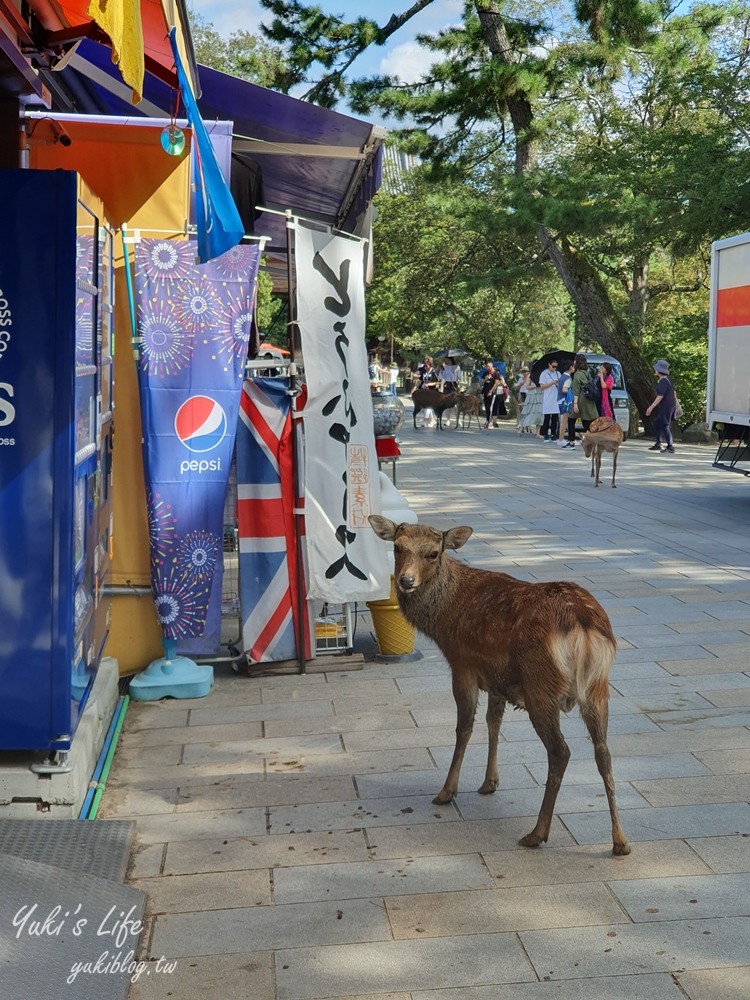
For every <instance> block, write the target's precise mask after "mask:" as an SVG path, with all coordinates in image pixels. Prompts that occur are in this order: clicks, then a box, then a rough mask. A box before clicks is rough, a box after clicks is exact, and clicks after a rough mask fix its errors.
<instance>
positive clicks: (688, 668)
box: [664, 653, 748, 675]
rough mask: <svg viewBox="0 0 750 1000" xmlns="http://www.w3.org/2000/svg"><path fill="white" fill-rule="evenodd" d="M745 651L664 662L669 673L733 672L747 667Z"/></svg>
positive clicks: (738, 671)
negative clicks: (707, 658)
mask: <svg viewBox="0 0 750 1000" xmlns="http://www.w3.org/2000/svg"><path fill="white" fill-rule="evenodd" d="M747 663H748V657H747V653H745V654H744V655H742V654H733V655H732V656H717V657H712V658H711V659H710V660H708V661H707V660H706V659H705V658H704V659H701V660H681V661H678V662H675V661H669V662H665V663H664V669H665V670H668V671H669V673H670V674H677V675H680V674H709V673H710V674H735V673H740V672H742V671H744V670H746V669H747Z"/></svg>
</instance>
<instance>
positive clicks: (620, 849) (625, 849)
mask: <svg viewBox="0 0 750 1000" xmlns="http://www.w3.org/2000/svg"><path fill="white" fill-rule="evenodd" d="M612 853H613V854H617V855H620V856H624V855H625V854H630V844H629V843H628V842H627V840H623V841H620V842H617V843H614V844H612Z"/></svg>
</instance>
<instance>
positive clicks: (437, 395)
mask: <svg viewBox="0 0 750 1000" xmlns="http://www.w3.org/2000/svg"><path fill="white" fill-rule="evenodd" d="M411 398H412V402H413V404H414V429H415V430H416V427H417V414H418V413H421V412H422V410H434V411H435V416H436V417H437V425H438V430H442V429H443V413H445V411H446V410H452V409H453V408H454V407H455V409H456V427H458V422H459V420H461V421H462V425H463V426H464V427H466V418H467V417H468V418H469V424H471V418H472V417H476V418H477V426H478V427H481V425H480V423H479V399H478V397H477V396H472V395H470V394H468V393H464V392H447V393H446V392H440V391H439V390H438V389H415V390H414V392H413V393H412V394H411Z"/></svg>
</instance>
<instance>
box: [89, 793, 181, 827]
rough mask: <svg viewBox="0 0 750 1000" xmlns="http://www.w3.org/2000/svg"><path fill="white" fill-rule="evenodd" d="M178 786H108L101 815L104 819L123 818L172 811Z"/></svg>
mask: <svg viewBox="0 0 750 1000" xmlns="http://www.w3.org/2000/svg"><path fill="white" fill-rule="evenodd" d="M178 794H179V793H178V790H177V789H176V788H128V787H127V786H126V787H120V788H118V787H116V786H115V787H113V788H110V787H109V786H107V794H106V795H105V796H104V798H103V799H102V804H101V808H100V810H99V814H98V815H99V816H101V818H102V819H121V818H124V817H127V816H134V817H139V816H153V815H156V814H158V813H172V812H174V811H175V806H176V804H177V798H178Z"/></svg>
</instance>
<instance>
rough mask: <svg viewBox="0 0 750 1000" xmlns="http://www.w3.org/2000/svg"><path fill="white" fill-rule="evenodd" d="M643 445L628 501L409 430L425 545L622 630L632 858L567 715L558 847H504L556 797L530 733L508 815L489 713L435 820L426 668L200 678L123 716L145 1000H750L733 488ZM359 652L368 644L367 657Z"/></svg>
mask: <svg viewBox="0 0 750 1000" xmlns="http://www.w3.org/2000/svg"><path fill="white" fill-rule="evenodd" d="M408 422H409V425H410V423H411V419H410V417H409V421H408ZM649 443H650V442H643V441H629V442H627V443H626V444H625V445H624V446H623V448H622V450H621V453H620V469H619V477H618V488H617V489H616V490H613V489H611V488H610V487H609V485H608V480H607V481H606V484H605V485H603V486H602V487H600V488H599V489H595V488H594V485H593V481H592V480H591V479H590V477H589V469H588V463H587V462H586V461H585V459H584V458H583V456H582V454H581V452H580V449H576V450H575V451H567V450H566V451H560V450H559V449H558V448H556V447H555V446H553V445H550V444H544V443H541V442H537V441H535V440H533V439H531V438H530V437H528V436H526V437H523V438H519V437H518V436H517V435H516V434H515V431H514V428H513V427H511V426H509V425H505V426H503V427H501V428H500V429H498V430H494V431H479V430H477V429H476V427H475V428H474V429H473V430H470V431H469V430H466V431H464V430H458V431H457V430H455V429H451V430H446V431H444V432H442V433H440V432H438V431H436V430H427V429H420V430H417V431H413V430H412V429H411V426H407V427H406V428H404V431H403V458H402V460H401V461H400V463H399V465H398V486H399V488H400V489H401V491H402V492H403V493H404V495H405V496H406V497H407V498H408V500H409V502H410V504H411V505H412V507H413V508H414V509H415V510H416V512H417V513H418V514H419V515H420V518H421V519H423V520H425V521H427V522H428V523H432V524H435V525H436V526H440V527H448V526H450V525H452V524H469V525H471V526H472V527H473V528H474V529H475V534H474V536H473V537H472V539H471V540H470V541H469V543H468V544H467V545H466V546H465V547H464V548H463V549H462V550H461V553H460V554H461V556H462V557H465V558H466V559H467V560H468V561H470V562H471V563H473V564H475V565H481V566H484V567H488V568H495V569H501V570H504V571H508V572H510V573H512V574H514V575H516V576H518V577H520V578H522V579H526V580H553V579H560V578H568V579H575V580H577V581H579V582H581V583H583V584H584V585H585V586H588V587H589V588H590V589H591V590H592V591H593V593H594V594H595V595H596V596H597V597H598V598H599V600H600V601H601V602H602V603H603V604H604V606H605V608H606V609H607V611H608V612H609V614H610V616H611V618H612V622H613V624H614V627H615V632H616V634H617V636H618V641H619V647H620V649H619V654H618V657H617V661H616V663H615V666H614V669H613V673H612V677H611V685H612V699H611V726H610V747H611V750H612V755H613V759H614V772H615V778H616V780H617V783H618V799H619V804H620V813H621V818H622V822H623V826H624V828H625V830H626V833H627V834H628V836H629V838H630V841H631V843H632V845H633V853H632V854H631V855H630V856H629V857H627V858H614V857H613V856H612V855H611V847H610V840H609V838H610V830H609V820H608V813H607V807H606V800H605V798H604V794H603V789H602V786H601V783H600V781H599V777H598V774H597V771H596V768H595V765H594V761H593V753H592V748H591V744H590V743H589V742H588V740H587V739H586V738H585V731H584V727H583V725H582V723H581V721H580V719H579V718H578V716H577V713H575V712H574V713H573V714H571V716H570V717H568V718H567V720H566V721H565V724H564V730H565V733H566V737H567V738H568V741H569V744H570V748H571V761H570V765H569V768H568V771H567V774H566V776H565V780H564V782H563V786H562V789H561V792H560V796H559V799H558V806H557V815H556V818H555V820H554V824H553V828H552V833H551V836H550V841H549V844H548V845H547V846H545V847H542V848H541V849H539V850H537V851H529V850H525V849H523V848H520V847H518V846H517V845H516V841H517V840H518V838H519V836H521V835H522V834H524V833H526V832H528V830H529V829H530V828H531V826H532V825H533V818H534V817H535V816H536V813H537V810H538V808H539V804H540V801H541V795H542V787H541V786H542V784H543V782H544V779H545V773H546V771H545V769H546V764H545V753H544V750H543V748H542V745H541V743H540V742H539V740H538V739H537V738H536V737H535V735H534V733H533V731H532V729H531V727H530V724H529V722H528V720H527V719H526V717H525V715H524V713H520V712H519V713H511V714H510V716H507V715H506V721H505V723H504V725H503V728H502V733H501V739H502V743H501V746H500V762H501V787H500V789H499V791H498V792H497V793H496V794H495V795H492V796H479V795H477V794H476V792H475V789H476V788H477V787H478V785H479V784H480V782H481V780H482V777H483V768H484V756H485V744H486V735H485V731H484V725H483V722H482V721H481V720H482V719H483V711H482V708H481V706H480V711H479V713H478V715H477V718H478V724H477V727H476V730H477V731H476V732H475V735H474V737H473V740H472V743H471V745H470V747H469V751H468V753H467V759H466V762H465V765H464V771H463V774H462V781H461V789H460V791H459V795H458V798H457V800H456V802H455V804H452V805H450V806H448V807H437V806H434V805H433V804H432V802H431V799H432V797H433V795H435V794H436V792H437V791H438V789H439V788H440V786H441V784H442V780H443V778H444V776H445V772H446V769H447V766H448V762H449V760H450V756H451V752H452V745H453V735H454V732H453V730H454V726H455V717H454V709H453V701H452V696H451V693H450V683H449V675H448V671H447V668H446V666H445V664H444V662H443V661H442V659H441V657H440V656H439V655H438V654H437V653H436V651H435V650H434V648H433V647H431V646H430V645H429V644H428V643H426V642H425V641H424V640H420V649H421V650H422V652H423V653H424V657H423V659H422V660H421V661H419V662H411V663H379V662H375V661H374V659H371V660H370V662H367V663H366V664H365V667H364V669H363V670H361V671H350V672H334V671H332V672H330V673H327V674H309V675H306V676H304V677H300V676H294V675H287V676H264V677H257V678H253V679H246V678H240V677H235V676H233V675H231V674H230V673H228V672H224V673H221V672H219V671H217V683H216V687H215V690H214V691H213V692H212V694H211V695H210V696H209V697H207V698H205V699H201V700H197V701H191V702H173V701H170V702H166V703H159V704H135V705H132V706H131V709H130V711H129V712H128V716H127V720H126V725H125V732H124V735H123V738H122V741H121V745H120V748H119V749H118V753H117V757H116V762H115V768H114V770H113V774H112V777H111V781H110V785H109V786H108V791H107V795H106V798H105V801H104V809H103V815H105V816H110V817H112V816H117V817H136V818H137V820H138V842H139V851H138V853H137V855H136V856H135V858H134V862H133V866H132V872H131V875H130V879H131V881H132V883H133V884H134V885H136V886H138V887H139V888H142V889H146V890H147V891H148V892H149V894H150V898H151V902H150V913H151V917H150V922H149V926H148V928H147V935H146V937H145V942H144V951H145V954H146V955H147V956H148V957H149V958H150V959H151V960H152V962H151V965H150V971H151V972H152V974H151V975H149V976H145V975H144V976H143V977H142V979H141V980H140V981H139V983H138V984H136V985H135V986H134V987H133V988H132V990H131V997H132V1000H156V998H162V997H176V998H178V1000H194V998H200V1000H238V998H247V1000H313V998H336V1000H342V998H349V997H355V996H356V997H359V998H365V997H366V998H368V1000H374V998H375V997H377V998H379V1000H548V998H549V1000H681V998H682V1000H684V998H685V997H689V998H690V1000H747V998H748V997H750V919H748V915H749V914H750V482H748V481H747V480H745V479H743V478H742V477H740V476H733V475H730V474H727V473H723V472H717V471H715V470H713V469H712V468H711V457H712V454H713V452H712V450H710V449H708V448H702V447H697V446H693V447H689V446H684V447H679V449H678V453H677V454H676V455H674V456H667V455H664V456H661V455H656V454H653V453H649V452H648V451H647V450H646V449H647V447H648V444H649ZM604 464H605V466H606V472H607V473H608V472H609V468H610V466H609V457H607V458H606V459H605V463H604ZM503 627H504V623H503V622H502V621H491V622H488V623H487V628H488V634H489V635H490V636H491V635H492V632H493V631H499V630H502V629H503ZM369 630H370V626H369V618H368V617H367V616H366V615H365V616H361V620H360V623H359V637H358V642H359V643H362V644H364V647H365V648H366V649H369V650H370V652H372V653H374V652H375V648H374V645H373V643H372V638H371V635H370V631H369ZM162 955H163V956H166V957H167V958H170V959H176V962H177V966H176V969H175V971H174V972H173V973H171V974H167V973H163V972H158V971H157V970H156V965H155V961H156V959H158V958H159V957H160V956H162Z"/></svg>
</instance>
